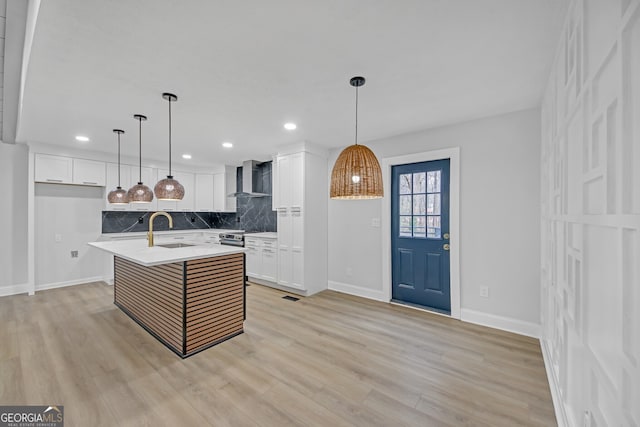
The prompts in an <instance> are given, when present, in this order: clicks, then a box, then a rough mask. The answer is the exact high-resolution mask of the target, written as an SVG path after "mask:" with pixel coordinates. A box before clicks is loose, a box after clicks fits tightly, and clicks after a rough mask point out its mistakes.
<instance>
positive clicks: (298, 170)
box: [288, 153, 304, 208]
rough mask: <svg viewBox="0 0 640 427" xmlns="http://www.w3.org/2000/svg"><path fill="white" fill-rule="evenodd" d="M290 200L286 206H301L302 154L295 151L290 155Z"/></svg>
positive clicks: (302, 185)
mask: <svg viewBox="0 0 640 427" xmlns="http://www.w3.org/2000/svg"><path fill="white" fill-rule="evenodd" d="M290 161H291V165H290V168H291V179H289V182H290V185H291V190H290V191H291V201H290V204H289V205H288V206H291V207H292V208H302V203H303V201H304V200H303V197H304V154H303V153H296V154H292V155H291V160H290Z"/></svg>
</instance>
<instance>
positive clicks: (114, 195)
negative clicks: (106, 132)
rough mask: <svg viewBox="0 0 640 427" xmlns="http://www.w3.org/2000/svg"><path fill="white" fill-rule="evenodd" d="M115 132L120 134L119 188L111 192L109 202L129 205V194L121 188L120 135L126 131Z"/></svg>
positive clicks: (115, 130) (117, 130)
mask: <svg viewBox="0 0 640 427" xmlns="http://www.w3.org/2000/svg"><path fill="white" fill-rule="evenodd" d="M113 132H114V133H116V134H118V187H116V189H115V190H112V191H110V192H109V195H107V201H108V202H109V203H111V204H114V205H126V204H127V203H129V194H128V193H127V190H123V189H122V187H120V135H122V134H123V133H124V131H123V130H122V129H114V130H113Z"/></svg>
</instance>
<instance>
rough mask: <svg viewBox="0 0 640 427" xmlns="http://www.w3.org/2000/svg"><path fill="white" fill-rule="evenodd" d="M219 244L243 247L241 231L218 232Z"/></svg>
mask: <svg viewBox="0 0 640 427" xmlns="http://www.w3.org/2000/svg"><path fill="white" fill-rule="evenodd" d="M220 244H221V245H227V246H239V247H244V233H243V232H242V231H238V232H233V233H220Z"/></svg>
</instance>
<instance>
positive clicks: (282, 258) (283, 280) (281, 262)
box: [278, 247, 292, 286]
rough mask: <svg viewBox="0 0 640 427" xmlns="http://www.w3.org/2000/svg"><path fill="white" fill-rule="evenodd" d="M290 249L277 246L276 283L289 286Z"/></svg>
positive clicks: (290, 271) (290, 274) (290, 273)
mask: <svg viewBox="0 0 640 427" xmlns="http://www.w3.org/2000/svg"><path fill="white" fill-rule="evenodd" d="M291 276H292V270H291V250H290V249H285V248H283V247H279V248H278V284H280V285H282V286H291V279H292V277H291Z"/></svg>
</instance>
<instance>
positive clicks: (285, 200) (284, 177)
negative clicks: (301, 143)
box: [276, 156, 292, 208]
mask: <svg viewBox="0 0 640 427" xmlns="http://www.w3.org/2000/svg"><path fill="white" fill-rule="evenodd" d="M291 179H292V176H291V156H278V185H277V189H278V194H277V197H276V199H277V201H278V204H277V205H276V207H277V208H283V207H289V206H291V186H292V182H291Z"/></svg>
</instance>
